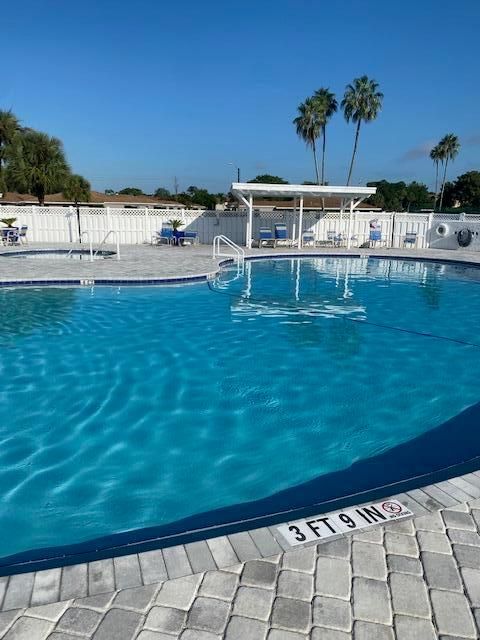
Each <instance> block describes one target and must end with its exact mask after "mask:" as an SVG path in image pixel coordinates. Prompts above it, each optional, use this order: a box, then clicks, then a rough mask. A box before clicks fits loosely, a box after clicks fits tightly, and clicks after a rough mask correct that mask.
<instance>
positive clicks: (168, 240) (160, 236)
mask: <svg viewBox="0 0 480 640" xmlns="http://www.w3.org/2000/svg"><path fill="white" fill-rule="evenodd" d="M172 241H173V229H172V227H162V228H161V229H160V231H157V232H156V233H155V235H154V236H153V238H152V244H163V243H165V244H172Z"/></svg>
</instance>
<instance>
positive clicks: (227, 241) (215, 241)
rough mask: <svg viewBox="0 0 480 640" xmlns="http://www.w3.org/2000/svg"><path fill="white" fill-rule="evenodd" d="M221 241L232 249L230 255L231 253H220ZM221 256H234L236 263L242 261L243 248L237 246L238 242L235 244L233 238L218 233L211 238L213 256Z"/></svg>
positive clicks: (243, 256)
mask: <svg viewBox="0 0 480 640" xmlns="http://www.w3.org/2000/svg"><path fill="white" fill-rule="evenodd" d="M221 242H223V243H224V244H226V245H227V246H228V247H230V248H231V249H233V250H234V252H235V254H234V255H233V256H232V254H231V253H222V252H221V251H220V243H221ZM220 256H223V257H225V258H232V257H233V258H236V260H237V263H239V264H240V263H243V262H244V260H245V250H244V249H242V247H239V246H238V244H235V242H233V240H230V238H227V236H224V235H219V236H215V238H214V239H213V258H217V257H220Z"/></svg>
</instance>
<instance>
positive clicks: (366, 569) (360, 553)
mask: <svg viewBox="0 0 480 640" xmlns="http://www.w3.org/2000/svg"><path fill="white" fill-rule="evenodd" d="M352 568H353V574H354V575H356V576H363V577H365V578H375V579H377V580H385V579H386V577H387V563H386V562H385V550H384V548H383V546H382V545H379V544H373V543H371V542H358V541H354V542H353V545H352Z"/></svg>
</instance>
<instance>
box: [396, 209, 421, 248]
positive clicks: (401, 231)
mask: <svg viewBox="0 0 480 640" xmlns="http://www.w3.org/2000/svg"><path fill="white" fill-rule="evenodd" d="M429 224H430V216H429V215H428V213H396V214H395V225H394V230H393V246H394V247H403V246H404V240H405V236H406V234H407V233H416V234H417V245H416V246H417V248H419V249H424V248H426V247H428V243H429Z"/></svg>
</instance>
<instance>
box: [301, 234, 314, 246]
mask: <svg viewBox="0 0 480 640" xmlns="http://www.w3.org/2000/svg"><path fill="white" fill-rule="evenodd" d="M306 245H309V246H311V247H314V246H315V234H314V233H313V231H304V232H303V233H302V246H303V247H305V246H306Z"/></svg>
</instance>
